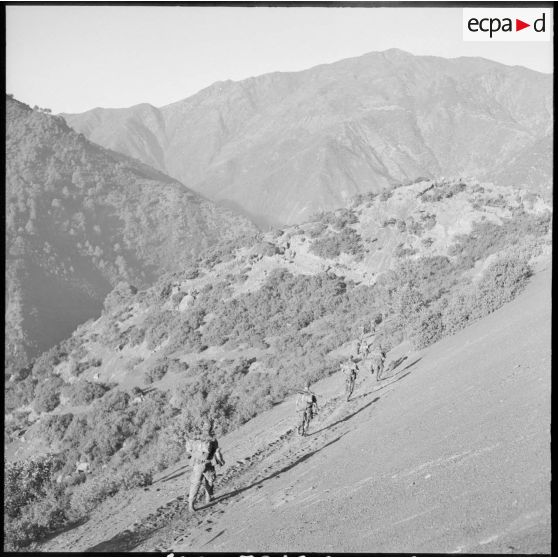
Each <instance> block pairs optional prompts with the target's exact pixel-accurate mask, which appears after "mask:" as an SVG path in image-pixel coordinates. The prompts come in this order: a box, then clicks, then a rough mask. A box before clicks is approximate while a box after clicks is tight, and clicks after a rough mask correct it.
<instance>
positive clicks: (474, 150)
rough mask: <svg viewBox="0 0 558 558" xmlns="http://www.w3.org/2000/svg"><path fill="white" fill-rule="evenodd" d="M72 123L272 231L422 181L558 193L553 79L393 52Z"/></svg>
mask: <svg viewBox="0 0 558 558" xmlns="http://www.w3.org/2000/svg"><path fill="white" fill-rule="evenodd" d="M64 116H65V118H66V119H67V121H68V122H69V123H70V125H72V126H73V127H74V128H76V129H77V130H79V131H80V132H83V133H84V134H85V135H86V136H87V137H89V138H90V139H92V140H93V141H95V142H97V143H100V144H101V145H104V146H106V147H109V148H111V149H115V150H117V151H121V152H122V153H126V154H129V155H132V156H134V157H137V158H139V159H140V160H142V161H144V162H146V163H148V164H151V165H154V166H156V167H157V168H159V169H161V170H163V171H164V172H167V173H168V174H170V175H171V176H174V177H176V178H177V179H179V180H181V181H182V182H184V184H186V185H187V186H188V187H190V188H193V189H194V190H196V191H198V192H201V193H203V194H204V195H207V196H208V197H210V198H211V199H213V200H220V201H223V202H227V203H229V204H231V206H232V207H239V208H242V209H243V210H244V211H245V212H246V214H248V215H251V216H253V217H254V218H256V219H259V220H260V221H263V222H267V223H279V224H281V223H283V224H285V223H286V224H292V223H300V222H302V221H304V220H307V219H308V218H309V217H310V216H311V215H312V214H313V213H315V212H316V211H317V210H330V209H332V208H338V207H343V206H345V205H346V202H347V200H348V199H350V198H351V197H353V196H354V195H356V194H358V193H362V192H368V191H372V192H379V191H380V190H383V189H385V188H389V187H391V186H393V185H394V184H397V183H401V182H406V181H409V180H414V179H416V178H417V177H421V176H422V177H433V176H434V177H436V176H441V175H444V176H453V177H457V176H475V177H477V178H483V177H484V178H486V179H489V180H495V181H497V182H498V183H501V184H503V185H514V186H519V187H528V188H530V189H532V190H533V191H537V192H544V193H546V194H550V192H551V188H550V185H551V175H552V160H551V153H550V150H549V147H550V143H549V137H550V136H549V134H550V133H551V129H552V120H553V115H552V76H550V75H544V74H540V73H537V72H534V71H530V70H527V69H525V68H521V67H510V66H505V65H502V64H499V63H496V62H492V61H489V60H485V59H482V58H457V59H444V58H437V57H430V56H413V55H411V54H409V53H406V52H403V51H400V50H396V49H391V50H388V51H385V52H374V53H370V54H367V55H365V56H361V57H358V58H352V59H348V60H342V61H340V62H336V63H334V64H328V65H322V66H317V67H315V68H311V69H309V70H306V71H302V72H296V73H273V74H266V75H262V76H258V77H255V78H250V79H247V80H243V81H240V82H232V81H225V82H218V83H215V84H214V85H212V86H210V87H208V88H206V89H204V90H203V91H200V92H199V93H197V94H196V95H193V96H192V97H189V98H187V99H184V100H182V101H179V102H177V103H173V104H171V105H167V106H165V107H161V108H155V107H153V106H150V105H146V104H142V105H138V106H135V107H131V108H128V109H101V108H97V109H94V110H91V111H89V112H86V113H83V114H77V115H64ZM529 167H535V168H536V171H535V172H531V171H529V172H527V171H528V168H529ZM518 173H519V174H518Z"/></svg>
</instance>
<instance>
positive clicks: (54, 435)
mask: <svg viewBox="0 0 558 558" xmlns="http://www.w3.org/2000/svg"><path fill="white" fill-rule="evenodd" d="M73 418H74V415H73V414H72V413H66V414H64V415H48V416H46V417H43V419H42V420H41V422H40V423H39V428H38V430H37V437H38V438H41V439H43V440H44V441H46V442H47V443H49V444H51V443H52V442H58V441H60V440H62V438H63V437H64V434H65V433H66V430H67V429H68V426H69V425H70V423H71V422H72V420H73Z"/></svg>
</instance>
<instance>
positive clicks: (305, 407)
mask: <svg viewBox="0 0 558 558" xmlns="http://www.w3.org/2000/svg"><path fill="white" fill-rule="evenodd" d="M296 411H297V413H298V427H297V431H298V433H299V434H300V435H301V436H306V434H307V432H308V427H309V426H310V421H311V420H312V419H313V418H314V416H315V415H316V414H317V413H318V400H317V399H316V394H315V393H313V392H312V391H310V384H309V383H307V384H306V386H305V387H304V390H303V391H301V392H300V393H299V395H298V398H297V400H296Z"/></svg>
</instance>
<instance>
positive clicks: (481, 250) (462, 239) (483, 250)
mask: <svg viewBox="0 0 558 558" xmlns="http://www.w3.org/2000/svg"><path fill="white" fill-rule="evenodd" d="M550 219H551V214H550V212H546V213H540V214H529V213H521V214H519V215H518V216H517V217H515V218H513V219H505V220H504V221H503V222H502V224H501V225H498V224H496V223H493V222H490V221H482V222H476V223H474V224H473V228H472V230H471V232H470V233H469V234H467V235H461V236H459V237H458V238H457V240H456V242H455V243H454V244H453V246H451V247H450V251H449V254H450V256H453V257H456V258H457V265H458V266H459V267H460V268H462V269H467V268H469V267H471V266H472V265H474V263H475V262H477V261H479V260H481V259H484V258H486V257H488V256H489V255H490V254H494V253H496V252H498V251H499V250H503V249H505V248H507V247H508V246H512V245H518V246H520V245H526V244H527V243H528V242H529V241H530V240H534V239H536V238H540V237H542V236H544V235H545V234H547V233H548V230H549V227H550Z"/></svg>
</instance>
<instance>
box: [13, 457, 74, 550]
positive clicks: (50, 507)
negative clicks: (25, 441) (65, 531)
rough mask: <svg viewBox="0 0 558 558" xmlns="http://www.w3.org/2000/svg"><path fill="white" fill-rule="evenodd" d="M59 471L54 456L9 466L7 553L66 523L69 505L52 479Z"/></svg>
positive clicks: (14, 463) (17, 462) (18, 462)
mask: <svg viewBox="0 0 558 558" xmlns="http://www.w3.org/2000/svg"><path fill="white" fill-rule="evenodd" d="M57 467H59V463H58V462H57V460H56V459H55V458H54V457H53V456H46V457H38V458H34V459H30V460H27V461H16V462H11V463H7V464H5V467H4V537H5V541H6V542H5V547H4V550H5V551H17V550H19V549H20V548H21V547H24V546H26V545H28V544H30V543H31V542H33V541H36V540H37V539H39V538H40V537H41V536H44V535H45V534H46V533H48V532H50V531H52V529H55V528H56V527H58V526H60V525H62V524H63V523H64V522H65V521H66V519H67V517H66V512H65V508H66V502H65V501H64V498H63V497H61V494H60V489H58V488H57V487H56V485H55V484H54V482H53V478H52V477H53V474H54V471H55V470H56V469H57Z"/></svg>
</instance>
